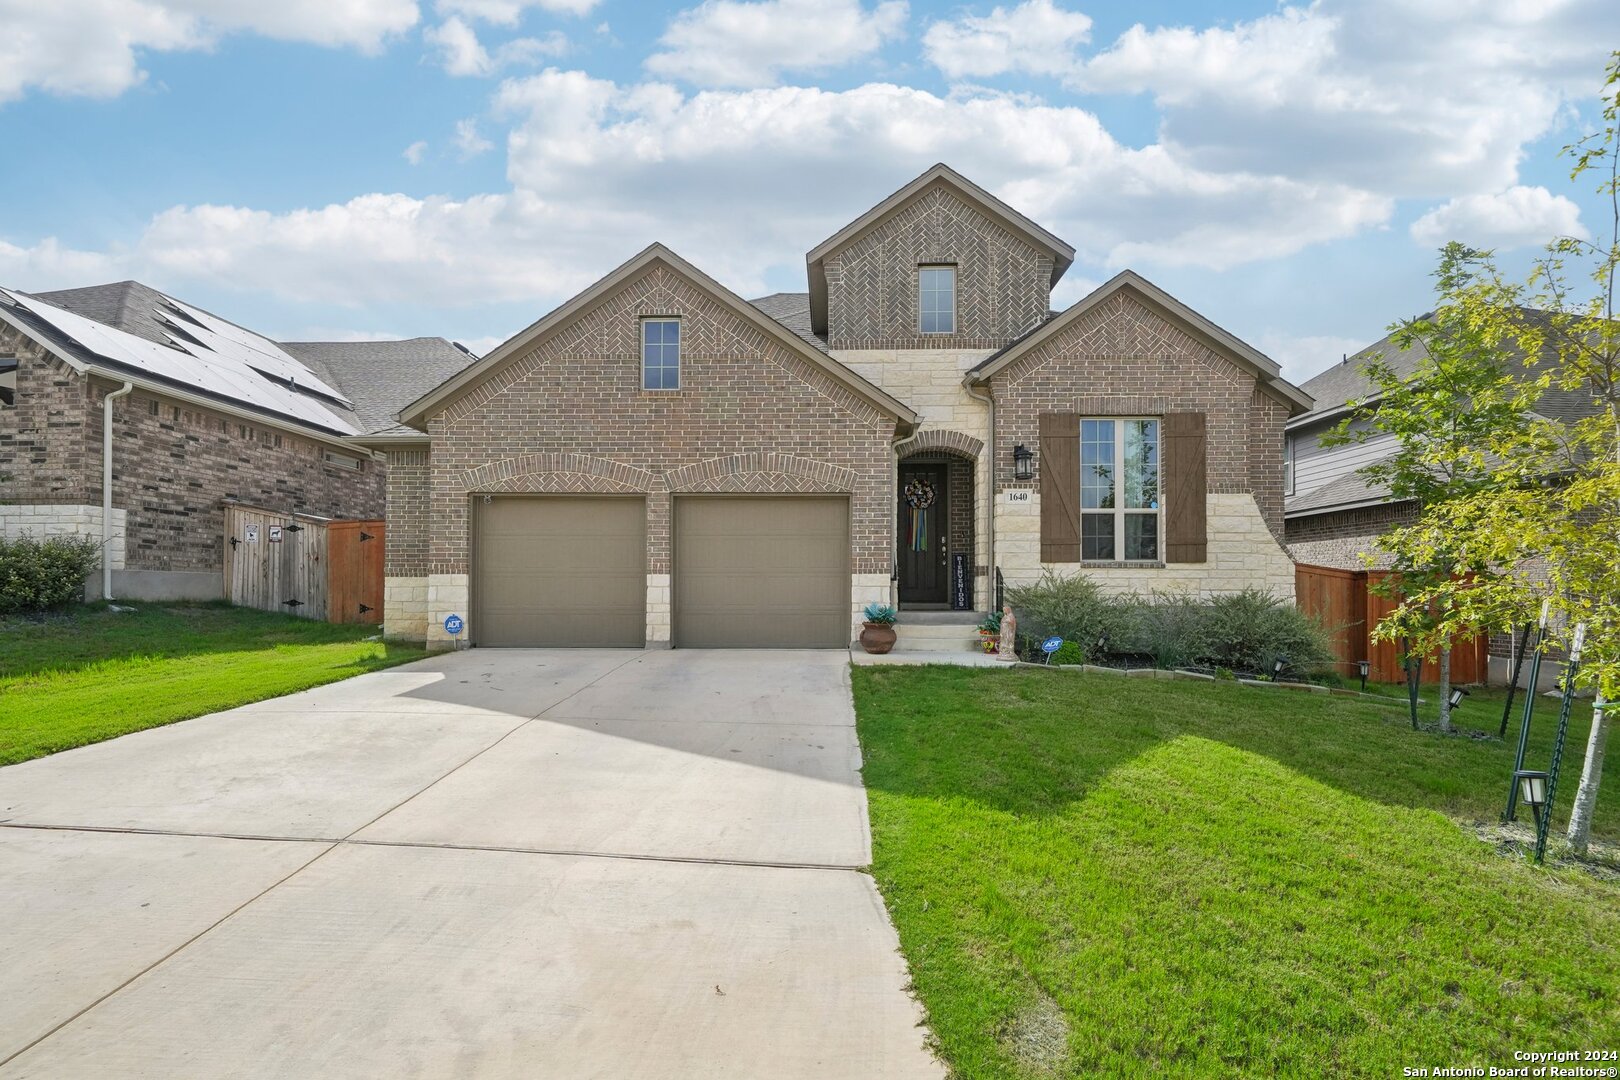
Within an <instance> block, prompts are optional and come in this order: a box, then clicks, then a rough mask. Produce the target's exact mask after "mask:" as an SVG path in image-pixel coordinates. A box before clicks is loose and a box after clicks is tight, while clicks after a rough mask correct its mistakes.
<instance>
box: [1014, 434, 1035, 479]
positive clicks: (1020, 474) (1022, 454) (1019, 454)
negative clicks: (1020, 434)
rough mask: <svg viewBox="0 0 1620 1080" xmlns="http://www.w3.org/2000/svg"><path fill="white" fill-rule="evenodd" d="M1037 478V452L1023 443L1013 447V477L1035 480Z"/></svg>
mask: <svg viewBox="0 0 1620 1080" xmlns="http://www.w3.org/2000/svg"><path fill="white" fill-rule="evenodd" d="M1034 478H1035V452H1034V451H1033V450H1031V449H1030V448H1029V447H1027V446H1025V445H1024V444H1023V443H1019V444H1018V445H1017V446H1015V447H1013V479H1014V480H1033V479H1034Z"/></svg>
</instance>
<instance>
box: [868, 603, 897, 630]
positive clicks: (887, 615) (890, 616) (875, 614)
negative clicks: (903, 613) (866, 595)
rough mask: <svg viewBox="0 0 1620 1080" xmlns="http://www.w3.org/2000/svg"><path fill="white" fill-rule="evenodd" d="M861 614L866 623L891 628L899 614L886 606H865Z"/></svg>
mask: <svg viewBox="0 0 1620 1080" xmlns="http://www.w3.org/2000/svg"><path fill="white" fill-rule="evenodd" d="M862 614H863V615H864V616H865V618H866V621H867V622H870V623H882V624H883V625H884V626H893V625H894V620H895V619H896V618H898V617H899V614H900V613H899V612H897V611H895V610H894V608H892V607H890V606H889V605H888V604H867V605H866V610H865V611H864V612H863V613H862Z"/></svg>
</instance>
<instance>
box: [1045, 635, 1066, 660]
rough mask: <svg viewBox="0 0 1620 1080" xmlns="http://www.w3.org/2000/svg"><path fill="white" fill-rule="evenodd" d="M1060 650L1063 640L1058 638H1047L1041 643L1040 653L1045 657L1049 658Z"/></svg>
mask: <svg viewBox="0 0 1620 1080" xmlns="http://www.w3.org/2000/svg"><path fill="white" fill-rule="evenodd" d="M1061 648H1063V639H1062V638H1060V637H1049V638H1047V639H1046V640H1045V641H1043V642H1041V652H1043V653H1045V654H1046V655H1047V656H1051V655H1052V654H1053V653H1055V652H1057V651H1058V650H1059V649H1061Z"/></svg>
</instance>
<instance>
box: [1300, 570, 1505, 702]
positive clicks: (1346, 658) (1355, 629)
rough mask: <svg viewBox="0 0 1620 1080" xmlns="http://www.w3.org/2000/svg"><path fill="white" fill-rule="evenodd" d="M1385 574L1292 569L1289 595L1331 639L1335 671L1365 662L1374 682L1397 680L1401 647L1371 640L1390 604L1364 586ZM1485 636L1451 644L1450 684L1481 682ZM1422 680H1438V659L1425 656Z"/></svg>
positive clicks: (1346, 671) (1349, 671) (1486, 665)
mask: <svg viewBox="0 0 1620 1080" xmlns="http://www.w3.org/2000/svg"><path fill="white" fill-rule="evenodd" d="M1389 573H1390V572H1389V571H1387V570H1371V571H1369V570H1336V569H1334V568H1332V567H1328V566H1308V565H1306V564H1304V563H1300V564H1298V565H1296V566H1295V567H1294V593H1295V597H1296V600H1295V602H1296V603H1297V604H1298V606H1299V609H1300V610H1301V611H1303V612H1305V613H1306V614H1307V615H1313V616H1315V617H1316V618H1317V620H1318V621H1320V622H1321V623H1322V624H1323V625H1324V626H1326V627H1327V628H1328V629H1329V631H1330V632H1331V633H1332V635H1333V652H1334V659H1335V660H1336V661H1338V663H1337V665H1336V670H1337V671H1338V672H1339V674H1341V675H1350V676H1354V675H1355V674H1356V670H1357V665H1358V663H1359V662H1360V661H1362V660H1366V661H1369V664H1370V669H1371V670H1370V671H1369V674H1368V676H1367V677H1368V678H1369V679H1371V680H1372V681H1373V682H1401V681H1403V680H1404V679H1405V678H1406V673H1405V672H1404V671H1403V670H1402V669H1401V660H1400V648H1399V646H1398V644H1397V643H1396V642H1393V641H1377V642H1375V641H1373V640H1372V632H1373V630H1374V629H1376V628H1377V626H1378V623H1379V622H1380V621H1381V620H1382V619H1383V618H1384V617H1385V616H1387V615H1388V614H1389V613H1390V612H1391V611H1394V610H1395V607H1396V604H1395V601H1393V600H1390V599H1387V598H1385V597H1382V596H1379V595H1377V594H1376V593H1374V592H1373V591H1372V590H1371V589H1370V588H1369V586H1370V585H1372V584H1375V583H1377V582H1379V581H1382V580H1383V579H1384V578H1386V577H1388V576H1389ZM1489 645H1490V639H1489V636H1488V635H1485V634H1479V635H1476V636H1474V637H1470V638H1464V637H1460V636H1459V637H1458V638H1456V639H1455V640H1454V641H1452V643H1451V681H1452V682H1453V683H1454V684H1457V685H1466V684H1469V683H1483V682H1484V681H1485V680H1486V678H1487V676H1488V674H1489V672H1490V655H1489ZM1423 681H1424V682H1426V683H1436V682H1439V681H1440V664H1439V658H1438V657H1434V656H1427V657H1424V660H1423Z"/></svg>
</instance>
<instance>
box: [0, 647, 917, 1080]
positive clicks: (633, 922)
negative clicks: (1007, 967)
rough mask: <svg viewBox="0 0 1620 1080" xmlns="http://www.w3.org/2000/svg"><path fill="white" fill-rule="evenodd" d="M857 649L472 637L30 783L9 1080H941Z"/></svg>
mask: <svg viewBox="0 0 1620 1080" xmlns="http://www.w3.org/2000/svg"><path fill="white" fill-rule="evenodd" d="M847 662H848V660H847V656H845V655H844V654H842V653H813V652H808V653H787V652H763V653H720V652H716V653H704V652H689V653H687V652H651V653H644V652H612V651H586V652H553V651H476V652H467V653H460V654H454V655H447V656H442V657H437V658H434V659H431V660H427V661H423V662H421V663H418V664H414V665H410V666H407V667H404V668H396V669H393V670H390V671H387V672H379V673H376V674H372V675H363V676H360V677H358V678H355V679H351V680H348V681H346V682H343V683H337V684H333V685H330V686H326V687H322V688H319V689H316V690H311V691H307V692H305V693H302V694H296V695H292V696H289V697H284V698H279V699H275V700H273V701H269V702H263V703H260V704H258V705H253V706H248V707H246V708H242V709H236V710H232V711H230V712H226V713H219V714H215V715H213V716H209V717H203V718H200V719H198V720H193V721H188V722H185V723H181V724H176V725H172V726H170V727H166V728H158V729H153V730H150V731H145V732H140V733H137V734H134V735H129V736H125V737H123V738H120V739H116V740H113V741H111V742H107V743H101V744H98V745H96V746H90V747H85V748H82V749H79V750H73V751H68V752H66V753H63V754H58V755H55V756H53V757H50V758H44V759H41V760H38V761H33V762H27V763H24V764H22V765H16V766H11V767H9V768H5V769H0V911H4V912H6V913H7V917H6V918H4V919H0V956H4V957H5V958H6V962H5V963H4V964H0V1077H22V1076H28V1077H44V1076H61V1077H82V1076H87V1075H95V1076H112V1077H122V1076H153V1077H160V1076H161V1077H180V1076H195V1077H209V1078H213V1077H219V1076H227V1075H229V1076H266V1077H300V1078H303V1077H313V1076H323V1077H324V1076H398V1075H410V1076H480V1077H482V1076H494V1077H505V1076H511V1077H559V1078H562V1077H568V1078H574V1077H586V1076H602V1077H647V1078H653V1077H660V1078H661V1077H688V1076H691V1077H697V1076H704V1077H728V1076H736V1077H760V1076H772V1077H800V1076H803V1077H810V1076H815V1077H842V1076H848V1077H872V1076H883V1077H891V1076H892V1077H913V1076H916V1077H937V1076H940V1075H942V1073H943V1070H942V1069H941V1068H940V1067H939V1066H938V1064H937V1063H936V1062H935V1061H934V1060H933V1059H932V1058H931V1056H930V1055H929V1054H928V1053H927V1052H926V1051H925V1049H924V1045H923V1041H924V1030H923V1029H922V1028H921V1027H920V1026H919V1023H920V1014H919V1010H918V1008H917V1006H916V1005H915V1003H914V1002H913V1001H912V1000H911V998H910V997H909V996H908V995H907V993H906V991H905V985H906V974H905V970H904V965H903V963H902V961H901V958H900V956H899V955H898V952H897V942H896V940H895V936H894V931H893V929H892V927H891V926H890V925H889V922H888V919H887V917H886V914H885V912H884V910H883V906H882V903H881V901H880V899H879V898H878V896H877V893H876V890H875V888H874V886H873V884H872V882H871V879H870V878H868V877H867V876H866V875H865V874H863V873H860V872H859V871H858V870H857V869H855V868H857V867H860V866H863V865H864V864H865V863H866V862H867V861H868V860H869V858H870V841H869V837H868V835H867V829H866V817H865V796H864V792H863V791H862V789H861V786H860V778H859V773H858V769H859V749H858V747H857V745H856V742H855V736H854V717H853V712H852V707H851V704H850V698H849V693H848V687H847V667H846V664H847Z"/></svg>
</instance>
